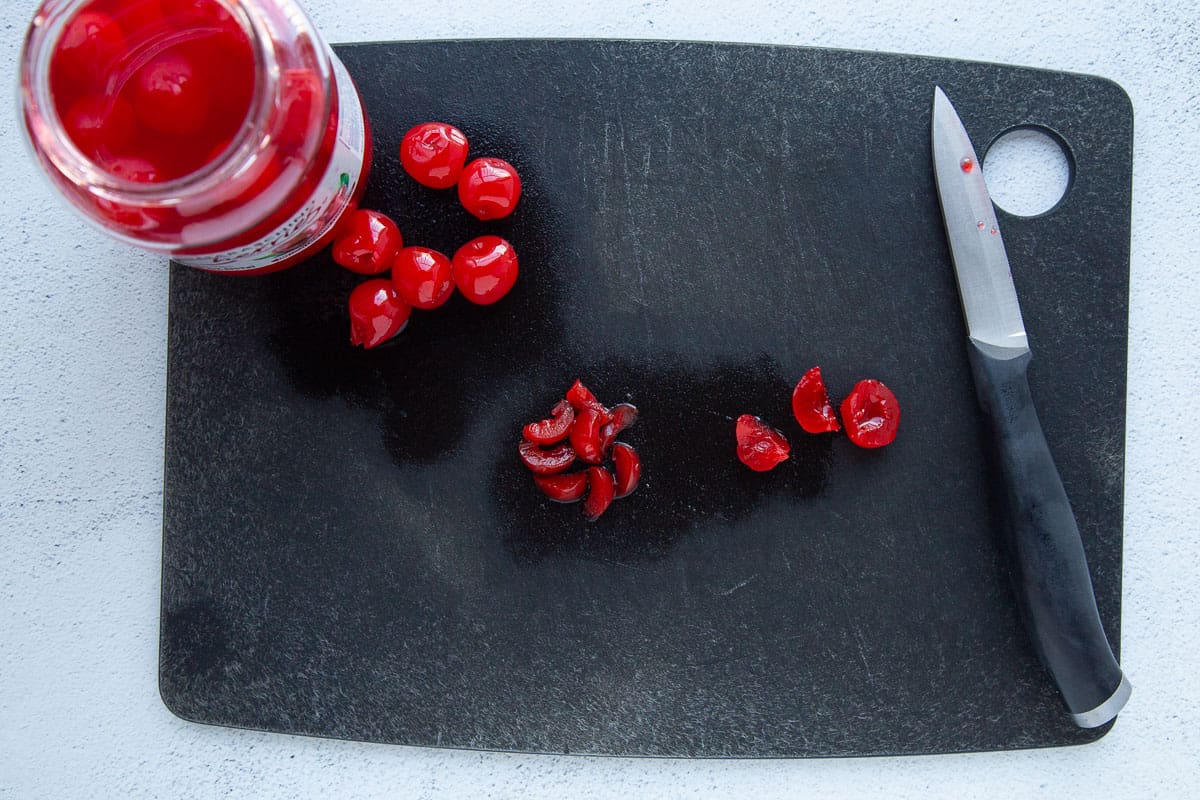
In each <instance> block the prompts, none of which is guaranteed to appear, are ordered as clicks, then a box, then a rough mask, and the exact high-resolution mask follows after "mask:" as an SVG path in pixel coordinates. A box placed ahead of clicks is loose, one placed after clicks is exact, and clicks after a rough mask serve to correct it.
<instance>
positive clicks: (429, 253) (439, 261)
mask: <svg viewBox="0 0 1200 800" xmlns="http://www.w3.org/2000/svg"><path fill="white" fill-rule="evenodd" d="M392 283H394V284H395V285H396V291H397V292H399V293H400V296H401V297H403V298H404V301H405V302H406V303H408V304H409V305H411V306H412V307H413V308H420V309H424V310H426V311H429V310H431V309H434V308H438V307H439V306H441V305H443V304H445V302H446V301H447V300H449V299H450V295H452V294H454V278H453V277H452V275H451V267H450V259H448V258H446V257H445V256H444V255H442V254H441V253H439V252H438V251H436V250H430V249H429V248H428V247H405V248H404V249H402V250H401V251H400V252H398V253H396V258H395V259H394V260H393V261H392Z"/></svg>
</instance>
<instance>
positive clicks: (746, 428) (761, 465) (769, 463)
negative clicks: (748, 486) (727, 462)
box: [737, 414, 791, 472]
mask: <svg viewBox="0 0 1200 800" xmlns="http://www.w3.org/2000/svg"><path fill="white" fill-rule="evenodd" d="M790 452H791V446H790V445H789V444H788V441H787V438H786V437H784V435H783V434H782V433H781V432H780V431H777V430H775V429H774V428H772V427H771V426H770V425H768V424H767V423H765V422H763V421H762V420H761V419H759V418H758V417H755V416H752V415H750V414H742V415H741V416H740V417H738V419H737V455H738V458H739V459H740V460H741V462H742V463H743V464H745V465H746V466H747V467H749V468H750V469H752V470H754V471H755V472H767V471H768V470H772V469H774V468H775V467H776V466H778V465H779V464H781V463H782V462H784V461H787V458H788V453H790Z"/></svg>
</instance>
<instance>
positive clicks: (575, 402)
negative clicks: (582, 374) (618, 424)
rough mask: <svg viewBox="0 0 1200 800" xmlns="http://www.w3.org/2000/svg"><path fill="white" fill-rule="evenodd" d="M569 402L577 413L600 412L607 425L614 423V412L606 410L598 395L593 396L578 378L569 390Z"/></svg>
mask: <svg viewBox="0 0 1200 800" xmlns="http://www.w3.org/2000/svg"><path fill="white" fill-rule="evenodd" d="M567 402H568V403H570V404H571V405H572V406H574V407H575V410H576V411H582V410H584V409H585V408H591V409H594V410H596V411H598V412H600V417H601V419H602V421H603V424H605V425H607V424H608V423H610V422H612V419H613V414H612V412H611V411H609V410H608V409H607V408H605V407H604V404H603V403H601V402H600V401H599V400H597V399H596V395H594V394H592V390H591V389H589V388H587V387H586V386H584V385H583V381H581V380H579V379H578V378H577V379H576V380H575V383H573V384H571V388H570V389H567ZM631 407H632V406H631ZM635 411H636V409H635Z"/></svg>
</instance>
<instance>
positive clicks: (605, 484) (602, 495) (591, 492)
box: [583, 467, 616, 522]
mask: <svg viewBox="0 0 1200 800" xmlns="http://www.w3.org/2000/svg"><path fill="white" fill-rule="evenodd" d="M587 476H588V496H587V499H586V500H584V501H583V515H584V516H585V517H587V519H588V522H595V521H596V520H598V519H600V515H601V514H603V513H604V512H605V511H607V510H608V507H609V506H610V505H612V501H613V495H614V494H616V487H615V485H614V484H613V476H612V473H611V472H609V471H608V470H606V469H605V468H604V467H588V471H587Z"/></svg>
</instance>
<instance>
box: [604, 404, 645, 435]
mask: <svg viewBox="0 0 1200 800" xmlns="http://www.w3.org/2000/svg"><path fill="white" fill-rule="evenodd" d="M609 411H610V412H611V413H612V425H613V429H614V430H615V432H616V433H620V432H621V431H623V430H625V429H626V428H628V427H629V426H630V425H632V424H633V423H635V422H637V418H638V410H637V406H635V405H633V404H631V403H617V404H616V405H615V406H613V407H612V408H610V409H609Z"/></svg>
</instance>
